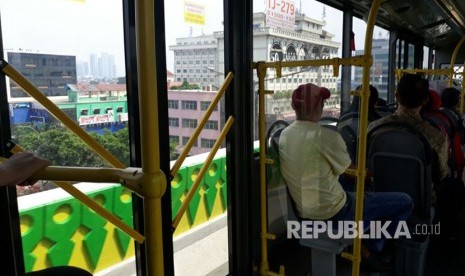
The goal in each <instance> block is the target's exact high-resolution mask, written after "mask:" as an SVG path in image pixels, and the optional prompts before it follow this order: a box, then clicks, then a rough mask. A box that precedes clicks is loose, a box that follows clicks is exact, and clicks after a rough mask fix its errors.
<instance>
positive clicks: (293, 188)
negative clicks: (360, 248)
mask: <svg viewBox="0 0 465 276" xmlns="http://www.w3.org/2000/svg"><path fill="white" fill-rule="evenodd" d="M329 97H330V92H329V90H328V89H326V88H324V87H321V88H320V87H318V86H317V85H315V84H311V83H308V84H303V85H300V86H299V87H298V88H297V89H296V90H294V92H293V93H292V108H293V109H294V110H295V113H296V117H297V119H296V121H294V122H293V123H292V124H291V125H289V126H288V127H287V128H285V129H284V130H283V132H282V134H281V137H280V139H279V156H280V165H281V173H282V175H283V177H284V180H285V181H286V182H287V185H288V188H289V192H290V194H291V197H292V199H293V200H294V202H295V205H296V209H297V213H298V215H299V216H300V217H301V218H303V219H310V220H331V221H336V222H337V221H344V220H350V221H353V219H354V213H355V194H354V193H350V192H346V191H344V190H343V188H342V186H341V184H340V183H339V181H338V178H339V176H340V175H341V174H343V173H344V171H345V170H346V169H347V168H348V167H349V166H350V165H351V160H350V157H349V154H348V153H347V150H346V145H345V143H344V141H343V139H342V137H341V136H340V135H339V133H337V132H336V131H333V130H330V129H326V128H324V127H321V126H320V125H319V124H318V121H319V120H320V118H321V114H322V111H323V106H324V102H325V100H326V99H328V98H329ZM411 209H412V200H411V198H410V197H409V196H408V195H407V194H404V193H397V192H386V193H366V194H365V199H364V213H363V221H365V225H368V221H373V220H379V221H385V220H390V221H392V222H393V223H392V224H391V226H392V227H390V228H389V229H388V231H391V233H393V231H394V230H395V229H396V226H397V222H398V221H400V220H405V219H406V218H407V217H408V216H409V214H410V212H411ZM365 241H367V243H365V245H366V246H367V247H369V249H371V250H372V251H378V252H379V251H381V250H382V247H383V240H365ZM367 252H368V251H365V253H363V254H362V257H365V258H367V257H368V256H369V253H367Z"/></svg>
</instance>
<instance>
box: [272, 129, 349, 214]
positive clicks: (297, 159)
mask: <svg viewBox="0 0 465 276" xmlns="http://www.w3.org/2000/svg"><path fill="white" fill-rule="evenodd" d="M279 157H280V166H281V173H282V175H283V177H284V179H285V180H286V182H287V185H288V187H289V192H290V194H291V196H292V198H293V199H294V201H295V203H296V207H297V212H298V214H299V216H301V217H303V218H308V219H329V218H331V217H332V216H334V215H335V214H337V212H339V211H340V210H341V208H342V207H343V206H344V204H345V202H346V193H345V192H344V190H343V189H342V186H341V184H340V183H339V181H338V178H339V175H341V174H342V173H343V172H344V171H345V170H346V169H347V168H348V167H349V166H350V163H351V160H350V157H349V154H348V153H347V149H346V144H345V143H344V140H343V139H342V137H341V136H340V135H339V133H337V132H335V131H333V130H330V129H327V128H324V127H321V126H320V125H319V124H318V123H314V122H310V121H294V122H293V123H292V124H291V125H290V126H288V127H287V128H285V129H284V130H283V132H282V134H281V137H280V140H279Z"/></svg>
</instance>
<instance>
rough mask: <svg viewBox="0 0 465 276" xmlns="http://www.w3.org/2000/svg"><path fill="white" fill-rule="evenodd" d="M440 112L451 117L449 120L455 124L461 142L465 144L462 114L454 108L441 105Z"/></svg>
mask: <svg viewBox="0 0 465 276" xmlns="http://www.w3.org/2000/svg"><path fill="white" fill-rule="evenodd" d="M439 112H441V113H442V114H444V115H445V116H446V117H447V118H448V119H449V122H450V123H451V125H452V126H453V130H454V131H455V132H457V133H458V135H459V136H460V141H461V144H462V145H463V144H465V129H464V125H463V120H462V118H460V116H459V115H458V114H457V113H455V112H454V111H453V110H452V109H450V108H447V107H440V108H439Z"/></svg>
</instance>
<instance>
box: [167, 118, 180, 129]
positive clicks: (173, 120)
mask: <svg viewBox="0 0 465 276" xmlns="http://www.w3.org/2000/svg"><path fill="white" fill-rule="evenodd" d="M168 125H169V126H170V127H179V118H168Z"/></svg>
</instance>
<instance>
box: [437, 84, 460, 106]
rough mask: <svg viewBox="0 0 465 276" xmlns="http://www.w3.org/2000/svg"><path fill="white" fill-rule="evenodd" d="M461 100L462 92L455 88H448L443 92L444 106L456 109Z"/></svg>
mask: <svg viewBox="0 0 465 276" xmlns="http://www.w3.org/2000/svg"><path fill="white" fill-rule="evenodd" d="M459 100H460V91H459V90H458V89H457V88H455V87H448V88H445V89H444V90H442V93H441V101H442V106H445V107H453V108H454V107H455V106H456V105H457V104H458V103H459Z"/></svg>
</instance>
